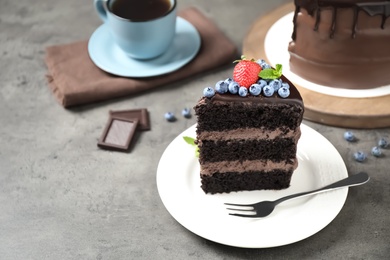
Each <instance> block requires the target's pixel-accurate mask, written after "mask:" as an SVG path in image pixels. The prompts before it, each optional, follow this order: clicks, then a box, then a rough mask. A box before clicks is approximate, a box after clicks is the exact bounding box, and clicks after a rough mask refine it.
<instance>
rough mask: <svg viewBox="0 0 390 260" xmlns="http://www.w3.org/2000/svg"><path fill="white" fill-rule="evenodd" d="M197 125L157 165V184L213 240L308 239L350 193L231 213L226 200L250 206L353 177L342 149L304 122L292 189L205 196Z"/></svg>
mask: <svg viewBox="0 0 390 260" xmlns="http://www.w3.org/2000/svg"><path fill="white" fill-rule="evenodd" d="M195 129H196V125H193V126H192V127H190V128H188V129H187V130H185V131H184V132H183V133H181V134H180V135H179V136H177V137H176V138H175V139H174V140H173V141H172V142H171V143H170V144H169V145H168V147H167V148H166V150H165V151H164V153H163V155H162V157H161V159H160V162H159V165H158V168H157V176H156V179H157V188H158V192H159V194H160V197H161V200H162V202H163V204H164V206H165V207H166V209H167V210H168V212H169V213H170V214H171V215H172V217H173V218H175V219H176V220H177V221H178V222H179V223H180V224H181V225H183V226H184V227H185V228H187V229H188V230H190V231H191V232H193V233H195V234H197V235H199V236H201V237H203V238H206V239H208V240H211V241H214V242H217V243H221V244H225V245H229V246H236V247H243V248H268V247H276V246H282V245H287V244H291V243H294V242H297V241H300V240H302V239H305V238H307V237H309V236H311V235H313V234H315V233H317V232H318V231H320V230H321V229H323V228H324V227H325V226H327V225H328V224H329V223H330V222H331V221H332V220H333V219H334V218H335V217H336V216H337V214H338V213H339V212H340V210H341V209H342V207H343V205H344V203H345V200H346V198H347V194H348V188H342V189H338V190H334V191H329V192H325V193H321V194H317V195H313V196H308V197H303V198H298V199H294V200H290V201H286V202H284V203H282V204H280V205H278V206H277V207H276V209H275V211H274V212H273V213H272V214H271V215H269V216H268V217H265V218H259V219H252V218H240V217H235V216H230V215H228V210H227V209H226V206H225V205H224V203H225V202H226V203H241V204H249V203H254V202H258V201H261V200H274V199H277V198H280V197H283V196H286V195H289V194H293V193H297V192H302V191H308V190H313V189H316V188H319V187H322V186H325V185H327V184H330V183H332V182H335V181H338V180H340V179H343V178H345V177H347V176H348V173H347V169H346V167H345V164H344V161H343V159H342V158H341V156H340V154H339V153H338V151H337V150H336V148H335V147H334V146H333V145H332V144H331V143H330V142H329V141H328V140H327V139H326V138H325V137H323V136H322V135H321V134H319V133H318V132H316V131H315V130H313V129H312V128H310V127H308V126H306V125H304V124H302V125H301V131H302V136H301V139H300V140H299V143H298V152H297V156H298V161H299V166H298V168H297V169H296V171H295V172H294V174H293V177H292V180H291V186H290V187H289V188H288V189H285V190H280V191H275V190H262V191H240V192H231V193H229V194H226V193H224V194H214V195H210V194H205V193H204V192H203V190H202V189H201V188H200V185H201V183H200V176H199V163H198V158H196V157H195V148H194V147H193V146H191V145H189V144H187V143H186V142H185V141H184V140H183V136H190V137H195Z"/></svg>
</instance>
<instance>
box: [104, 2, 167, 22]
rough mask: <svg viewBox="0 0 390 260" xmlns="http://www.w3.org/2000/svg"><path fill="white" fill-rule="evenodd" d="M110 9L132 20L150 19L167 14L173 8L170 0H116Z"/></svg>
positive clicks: (111, 3)
mask: <svg viewBox="0 0 390 260" xmlns="http://www.w3.org/2000/svg"><path fill="white" fill-rule="evenodd" d="M109 9H110V10H111V12H112V13H114V14H115V15H117V16H119V17H121V18H124V19H128V20H131V21H149V20H153V19H156V18H158V17H162V16H164V15H166V14H167V13H168V12H169V11H170V10H171V9H172V3H171V1H170V0H116V1H110V6H109Z"/></svg>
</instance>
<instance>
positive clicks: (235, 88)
mask: <svg viewBox="0 0 390 260" xmlns="http://www.w3.org/2000/svg"><path fill="white" fill-rule="evenodd" d="M239 88H240V85H238V83H237V82H235V81H233V80H232V82H230V84H229V92H230V93H232V94H237V93H238V89H239Z"/></svg>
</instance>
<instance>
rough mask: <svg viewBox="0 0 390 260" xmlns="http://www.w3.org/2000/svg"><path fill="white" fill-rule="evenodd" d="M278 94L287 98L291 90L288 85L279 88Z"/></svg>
mask: <svg viewBox="0 0 390 260" xmlns="http://www.w3.org/2000/svg"><path fill="white" fill-rule="evenodd" d="M278 94H279V96H280V97H281V98H287V97H288V96H290V90H289V89H288V88H286V87H281V88H280V89H279V90H278Z"/></svg>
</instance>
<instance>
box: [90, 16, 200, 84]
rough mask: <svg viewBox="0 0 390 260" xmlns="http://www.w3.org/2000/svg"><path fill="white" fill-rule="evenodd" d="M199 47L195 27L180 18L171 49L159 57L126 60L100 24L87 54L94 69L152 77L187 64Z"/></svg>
mask: <svg viewBox="0 0 390 260" xmlns="http://www.w3.org/2000/svg"><path fill="white" fill-rule="evenodd" d="M200 45H201V40H200V35H199V33H198V31H197V30H196V28H195V27H194V26H193V25H192V24H191V23H189V22H188V21H186V20H184V19H183V18H181V17H178V18H177V21H176V35H175V38H174V40H173V43H172V46H171V47H170V48H169V50H168V51H167V52H165V53H164V54H162V55H161V56H159V57H157V58H155V59H150V60H136V59H132V58H130V57H128V56H127V55H126V54H125V53H124V52H123V51H122V50H121V49H120V48H119V47H118V46H117V45H116V44H115V43H114V42H113V41H112V38H111V36H110V32H109V31H108V27H107V26H106V25H105V24H102V25H101V26H100V27H99V28H97V29H96V31H95V32H94V33H93V34H92V36H91V38H90V39H89V42H88V53H89V56H90V58H91V60H92V61H93V63H95V65H96V66H98V67H99V68H101V69H102V70H104V71H106V72H109V73H111V74H114V75H117V76H122V77H133V78H141V77H152V76H158V75H162V74H166V73H169V72H172V71H175V70H177V69H179V68H181V67H183V66H184V65H186V64H187V63H188V62H190V61H191V60H192V59H193V58H194V57H195V56H196V54H197V53H198V51H199V48H200Z"/></svg>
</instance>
